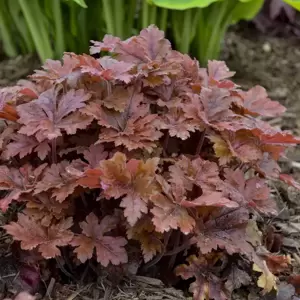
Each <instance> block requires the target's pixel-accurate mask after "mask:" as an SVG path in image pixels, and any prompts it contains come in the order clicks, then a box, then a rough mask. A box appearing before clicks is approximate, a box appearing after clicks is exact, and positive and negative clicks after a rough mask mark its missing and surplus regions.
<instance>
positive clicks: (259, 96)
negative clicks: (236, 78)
mask: <svg viewBox="0 0 300 300" xmlns="http://www.w3.org/2000/svg"><path fill="white" fill-rule="evenodd" d="M239 96H240V98H237V99H238V101H237V102H236V105H237V106H238V107H240V108H241V109H242V112H243V113H244V114H249V115H252V116H264V117H275V116H278V115H281V114H282V113H284V112H285V110H286V108H285V107H284V106H282V105H281V104H280V103H279V102H277V101H272V100H271V99H269V98H268V94H267V92H266V90H265V89H264V88H263V87H261V86H255V87H253V88H251V89H250V90H249V91H247V92H242V91H241V92H239Z"/></svg>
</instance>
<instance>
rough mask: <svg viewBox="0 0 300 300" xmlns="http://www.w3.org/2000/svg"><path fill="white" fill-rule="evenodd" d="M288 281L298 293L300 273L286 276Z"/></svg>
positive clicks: (299, 292) (299, 290) (299, 289)
mask: <svg viewBox="0 0 300 300" xmlns="http://www.w3.org/2000/svg"><path fill="white" fill-rule="evenodd" d="M288 283H290V284H292V285H293V286H294V287H295V290H296V293H297V294H300V275H299V274H292V275H290V276H289V278H288Z"/></svg>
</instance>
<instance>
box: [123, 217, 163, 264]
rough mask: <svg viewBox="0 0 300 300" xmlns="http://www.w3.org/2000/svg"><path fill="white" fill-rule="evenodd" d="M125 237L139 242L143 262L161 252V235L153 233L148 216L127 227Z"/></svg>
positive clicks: (153, 229)
mask: <svg viewBox="0 0 300 300" xmlns="http://www.w3.org/2000/svg"><path fill="white" fill-rule="evenodd" d="M127 237H128V238H129V239H134V240H137V241H139V242H140V244H141V248H142V252H143V257H144V261H145V262H148V261H150V260H151V259H152V258H153V257H154V256H155V255H156V254H158V253H161V252H162V250H163V234H162V233H159V232H157V231H155V227H154V226H153V223H152V222H151V218H150V217H149V216H144V217H143V218H141V219H139V220H138V221H137V222H136V223H135V225H134V226H132V227H129V229H128V230H127Z"/></svg>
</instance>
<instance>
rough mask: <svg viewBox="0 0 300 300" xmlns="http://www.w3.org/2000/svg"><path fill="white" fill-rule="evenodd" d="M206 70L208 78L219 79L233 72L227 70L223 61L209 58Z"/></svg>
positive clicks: (229, 75) (227, 76) (230, 75)
mask: <svg viewBox="0 0 300 300" xmlns="http://www.w3.org/2000/svg"><path fill="white" fill-rule="evenodd" d="M207 70H208V75H209V78H210V80H215V81H221V80H224V79H227V78H230V77H232V76H233V75H234V74H235V72H231V71H229V69H228V67H227V66H226V64H225V62H224V61H217V60H209V61H208V64H207Z"/></svg>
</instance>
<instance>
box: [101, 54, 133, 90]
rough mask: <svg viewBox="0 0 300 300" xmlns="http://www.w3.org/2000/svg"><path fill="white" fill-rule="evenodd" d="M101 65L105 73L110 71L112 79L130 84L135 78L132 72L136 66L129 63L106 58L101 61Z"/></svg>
mask: <svg viewBox="0 0 300 300" xmlns="http://www.w3.org/2000/svg"><path fill="white" fill-rule="evenodd" d="M99 62H100V65H101V66H102V68H103V69H104V71H109V72H110V74H111V75H110V76H111V79H114V80H120V81H122V82H124V83H126V84H128V83H130V82H131V80H132V79H133V78H134V77H135V75H134V74H131V73H130V71H131V70H132V68H133V67H134V66H135V65H134V64H132V63H129V62H123V61H118V60H116V59H113V58H111V57H108V56H105V57H102V58H100V59H99Z"/></svg>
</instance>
